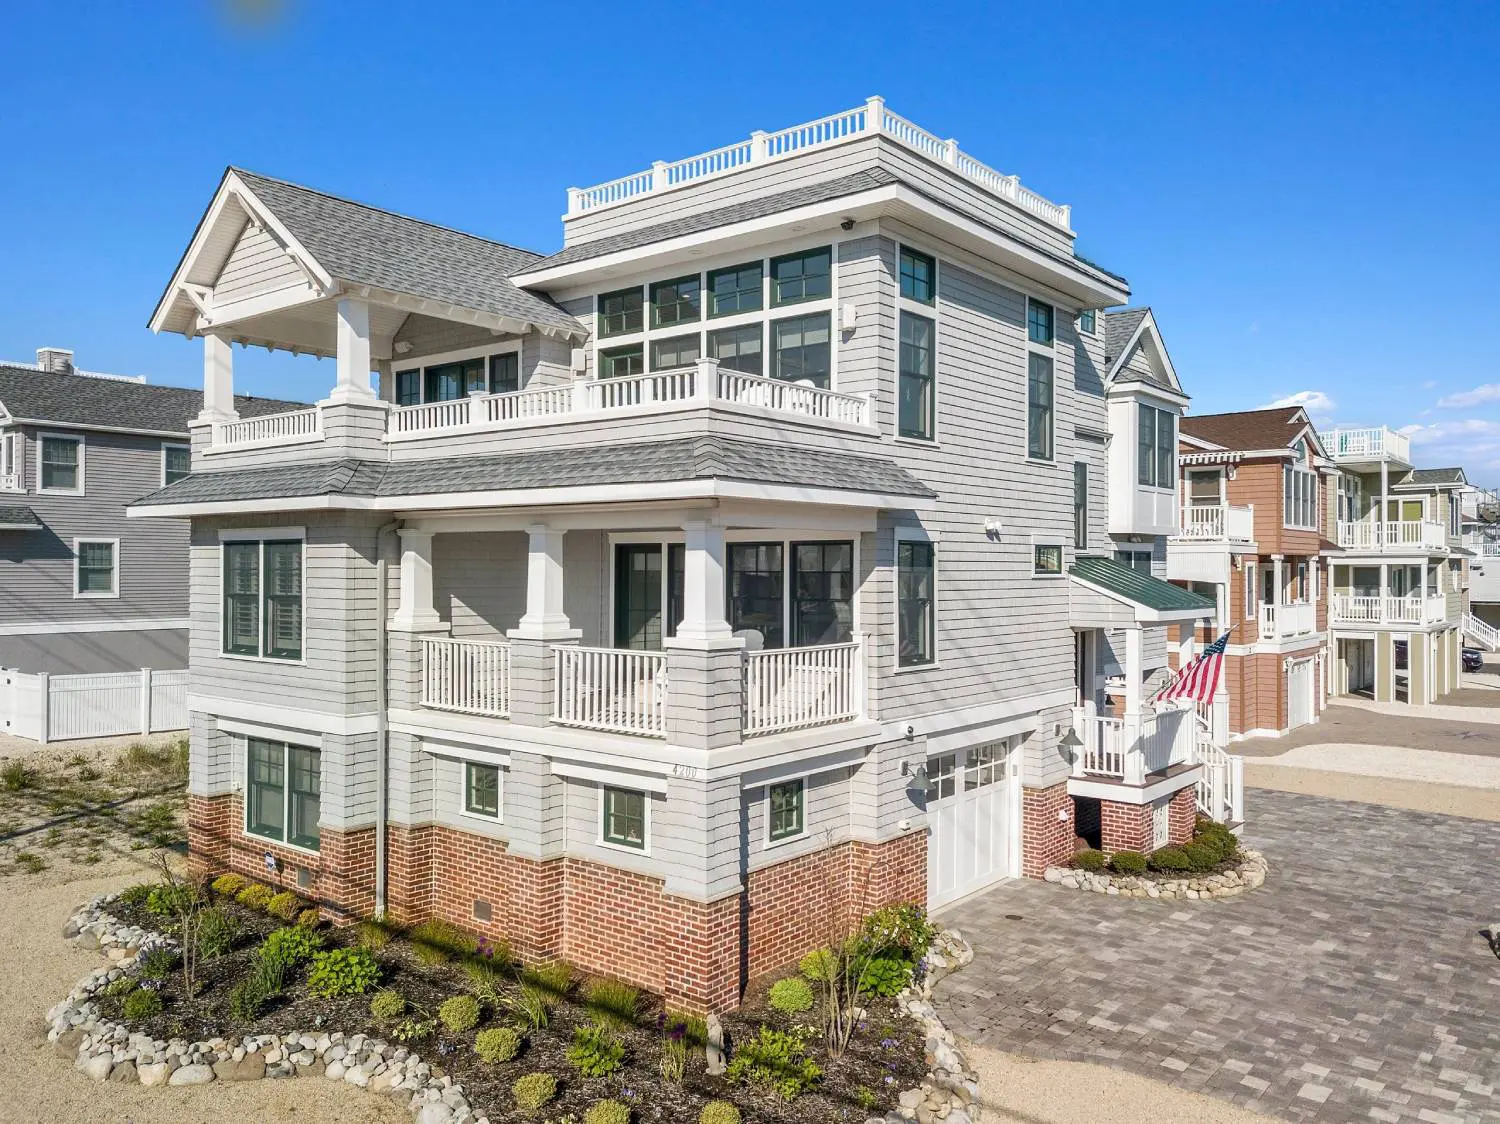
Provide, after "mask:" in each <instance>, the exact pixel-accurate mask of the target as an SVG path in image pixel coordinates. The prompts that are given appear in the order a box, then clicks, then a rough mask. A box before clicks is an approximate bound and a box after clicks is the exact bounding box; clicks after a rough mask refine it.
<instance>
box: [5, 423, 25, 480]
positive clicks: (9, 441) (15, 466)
mask: <svg viewBox="0 0 1500 1124" xmlns="http://www.w3.org/2000/svg"><path fill="white" fill-rule="evenodd" d="M25 490H26V488H25V487H24V485H23V483H22V481H21V438H20V435H19V434H15V433H0V491H6V492H24V491H25Z"/></svg>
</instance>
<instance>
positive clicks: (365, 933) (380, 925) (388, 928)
mask: <svg viewBox="0 0 1500 1124" xmlns="http://www.w3.org/2000/svg"><path fill="white" fill-rule="evenodd" d="M395 935H396V931H395V926H393V925H391V924H390V923H389V922H386V921H382V920H381V919H380V918H378V917H375V918H371V919H370V920H368V921H361V922H360V923H359V924H358V925H356V926H354V943H355V944H357V945H359V946H360V947H361V948H368V949H369V950H370V951H371V952H379V951H380V950H381V949H383V948H384V947H385V946H386V945H388V944H390V943H391V938H392V937H393V936H395Z"/></svg>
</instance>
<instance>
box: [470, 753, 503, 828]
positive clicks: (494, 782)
mask: <svg viewBox="0 0 1500 1124" xmlns="http://www.w3.org/2000/svg"><path fill="white" fill-rule="evenodd" d="M464 811H465V812H467V813H468V814H469V815H471V816H487V817H489V818H490V819H492V820H498V819H499V818H500V766H498V765H482V764H479V763H478V762H475V761H465V762H464Z"/></svg>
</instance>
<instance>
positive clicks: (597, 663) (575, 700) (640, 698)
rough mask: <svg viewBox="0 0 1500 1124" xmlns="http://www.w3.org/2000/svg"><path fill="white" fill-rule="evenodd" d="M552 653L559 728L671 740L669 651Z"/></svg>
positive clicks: (563, 648)
mask: <svg viewBox="0 0 1500 1124" xmlns="http://www.w3.org/2000/svg"><path fill="white" fill-rule="evenodd" d="M552 653H553V671H552V720H553V721H554V722H556V723H557V724H558V725H560V726H582V727H584V728H585V729H589V730H607V731H610V732H613V733H618V734H636V735H638V736H641V737H648V738H664V737H666V736H667V656H666V653H665V652H643V651H637V650H635V649H630V648H576V647H572V646H570V645H557V646H555V647H554V648H553V649H552Z"/></svg>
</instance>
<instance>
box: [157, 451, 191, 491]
mask: <svg viewBox="0 0 1500 1124" xmlns="http://www.w3.org/2000/svg"><path fill="white" fill-rule="evenodd" d="M192 471H193V450H192V448H191V447H190V446H188V445H163V446H162V447H161V482H162V484H164V485H165V484H175V483H177V481H179V480H181V479H182V478H183V477H185V476H189V475H191V474H192Z"/></svg>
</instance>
